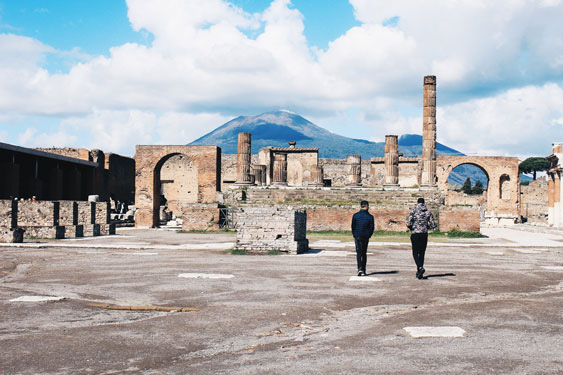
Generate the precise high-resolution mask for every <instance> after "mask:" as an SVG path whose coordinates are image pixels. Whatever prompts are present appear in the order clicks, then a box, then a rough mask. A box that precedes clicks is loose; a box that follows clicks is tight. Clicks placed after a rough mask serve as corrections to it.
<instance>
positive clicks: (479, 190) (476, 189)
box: [471, 180, 483, 194]
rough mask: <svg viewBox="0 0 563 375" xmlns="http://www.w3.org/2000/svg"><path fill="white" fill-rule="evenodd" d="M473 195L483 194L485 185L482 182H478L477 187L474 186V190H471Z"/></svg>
mask: <svg viewBox="0 0 563 375" xmlns="http://www.w3.org/2000/svg"><path fill="white" fill-rule="evenodd" d="M471 194H483V184H482V183H481V180H477V182H476V183H475V185H473V189H471Z"/></svg>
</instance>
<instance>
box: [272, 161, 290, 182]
mask: <svg viewBox="0 0 563 375" xmlns="http://www.w3.org/2000/svg"><path fill="white" fill-rule="evenodd" d="M272 185H287V154H275V155H274V177H273V181H272Z"/></svg>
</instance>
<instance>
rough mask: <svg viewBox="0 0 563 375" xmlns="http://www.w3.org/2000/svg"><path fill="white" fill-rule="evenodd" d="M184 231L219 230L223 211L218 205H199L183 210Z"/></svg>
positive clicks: (186, 207) (185, 207) (189, 206)
mask: <svg viewBox="0 0 563 375" xmlns="http://www.w3.org/2000/svg"><path fill="white" fill-rule="evenodd" d="M182 210H183V211H182V230H185V231H190V230H216V229H219V221H220V219H221V210H220V209H219V205H218V204H217V203H198V204H192V205H188V206H184V207H183V208H182Z"/></svg>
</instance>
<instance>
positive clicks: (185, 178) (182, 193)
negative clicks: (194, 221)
mask: <svg viewBox="0 0 563 375" xmlns="http://www.w3.org/2000/svg"><path fill="white" fill-rule="evenodd" d="M198 186H199V185H198V171H197V166H196V164H195V162H194V161H193V160H192V159H191V158H190V157H188V156H187V155H184V154H180V153H174V154H169V155H166V156H165V157H163V158H162V159H161V160H160V161H159V162H158V163H157V164H156V167H155V170H154V192H155V199H154V203H155V210H154V215H155V222H156V223H159V222H161V221H162V219H163V217H162V216H163V215H162V212H163V209H165V210H166V211H167V212H170V213H171V216H172V218H179V217H181V216H182V208H183V207H185V206H186V205H188V204H190V203H196V202H198V194H199V191H198Z"/></svg>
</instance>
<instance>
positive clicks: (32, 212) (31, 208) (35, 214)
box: [18, 201, 60, 227]
mask: <svg viewBox="0 0 563 375" xmlns="http://www.w3.org/2000/svg"><path fill="white" fill-rule="evenodd" d="M59 207H60V205H59V202H50V201H41V202H33V201H20V202H18V227H33V226H40V227H51V226H56V225H59Z"/></svg>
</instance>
